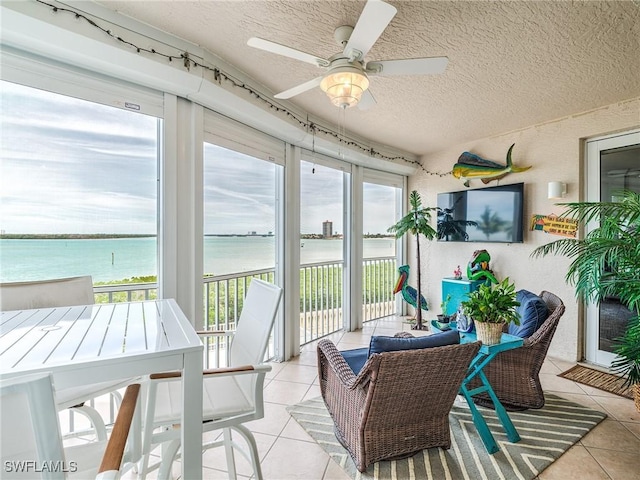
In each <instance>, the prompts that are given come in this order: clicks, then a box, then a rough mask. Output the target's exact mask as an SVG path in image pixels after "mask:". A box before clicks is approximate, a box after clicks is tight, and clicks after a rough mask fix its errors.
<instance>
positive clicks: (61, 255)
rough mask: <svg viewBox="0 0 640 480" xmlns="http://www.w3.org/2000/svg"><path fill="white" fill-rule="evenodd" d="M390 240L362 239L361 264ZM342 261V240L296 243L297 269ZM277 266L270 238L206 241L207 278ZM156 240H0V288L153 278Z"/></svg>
mask: <svg viewBox="0 0 640 480" xmlns="http://www.w3.org/2000/svg"><path fill="white" fill-rule="evenodd" d="M394 245H395V241H394V240H393V239H390V238H366V239H364V245H363V247H364V256H365V258H374V257H386V256H391V255H394V253H395V249H394ZM340 259H342V240H340V239H334V240H308V239H301V240H300V261H301V263H303V264H304V263H317V262H326V261H334V260H340ZM274 264H275V238H274V237H260V236H255V237H205V240H204V272H205V274H213V275H224V274H229V273H238V272H246V271H249V270H259V269H263V268H273V266H274ZM157 271H158V261H157V254H156V238H154V237H149V238H110V239H47V240H42V239H37V240H36V239H30V240H8V239H2V240H0V282H17V281H29V280H43V279H47V278H60V277H70V276H77V275H91V276H92V277H93V281H94V282H108V281H114V280H123V279H128V278H131V277H141V276H147V275H156V274H157Z"/></svg>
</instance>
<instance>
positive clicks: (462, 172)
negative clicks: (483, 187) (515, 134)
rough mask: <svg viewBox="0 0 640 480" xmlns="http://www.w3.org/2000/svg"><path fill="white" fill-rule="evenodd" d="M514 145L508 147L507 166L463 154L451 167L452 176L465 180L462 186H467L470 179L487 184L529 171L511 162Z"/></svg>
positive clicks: (467, 153)
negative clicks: (506, 176) (508, 175)
mask: <svg viewBox="0 0 640 480" xmlns="http://www.w3.org/2000/svg"><path fill="white" fill-rule="evenodd" d="M514 146H515V143H514V144H513V145H511V146H510V147H509V151H508V152H507V164H506V165H500V164H499V163H496V162H492V161H491V160H485V159H484V158H482V157H479V156H478V155H476V154H475V153H470V152H463V153H462V155H460V157H459V158H458V161H457V163H456V164H455V165H454V166H453V170H452V172H451V173H452V175H453V176H454V177H456V178H462V177H464V178H466V181H465V182H464V186H465V187H468V186H469V181H470V180H472V179H476V178H477V179H480V180H482V183H484V184H487V183H489V182H490V181H491V180H500V179H501V178H503V177H504V176H505V175H507V174H508V173H517V172H524V171H525V170H529V169H530V168H531V166H528V167H516V166H515V165H514V164H513V161H512V160H511V151H512V150H513V147H514Z"/></svg>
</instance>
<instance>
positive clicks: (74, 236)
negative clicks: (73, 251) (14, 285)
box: [0, 233, 394, 240]
mask: <svg viewBox="0 0 640 480" xmlns="http://www.w3.org/2000/svg"><path fill="white" fill-rule="evenodd" d="M204 236H205V237H273V236H274V235H273V234H271V235H269V234H260V233H257V234H246V233H206V234H205V235H204ZM155 237H157V235H153V234H150V233H3V234H0V240H91V239H94V240H95V239H98V240H99V239H113V238H155ZM363 237H364V238H394V237H393V236H392V235H384V234H380V233H376V234H365V235H363ZM300 238H301V239H304V240H314V239H323V237H322V235H321V234H313V233H312V234H308V233H307V234H302V235H300ZM341 238H342V236H335V237H331V238H330V240H340V239H341Z"/></svg>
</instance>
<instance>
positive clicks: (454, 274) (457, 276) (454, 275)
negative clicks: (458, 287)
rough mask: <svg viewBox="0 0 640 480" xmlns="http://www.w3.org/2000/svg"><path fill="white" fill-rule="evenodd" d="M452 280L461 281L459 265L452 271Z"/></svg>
mask: <svg viewBox="0 0 640 480" xmlns="http://www.w3.org/2000/svg"><path fill="white" fill-rule="evenodd" d="M453 278H455V279H456V280H462V270H461V269H460V265H458V268H456V269H455V270H454V271H453Z"/></svg>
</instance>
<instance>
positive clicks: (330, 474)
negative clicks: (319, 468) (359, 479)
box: [323, 460, 351, 480]
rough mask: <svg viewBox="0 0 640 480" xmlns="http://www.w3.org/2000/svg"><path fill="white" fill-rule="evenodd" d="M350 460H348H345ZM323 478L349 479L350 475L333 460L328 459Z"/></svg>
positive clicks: (331, 479)
mask: <svg viewBox="0 0 640 480" xmlns="http://www.w3.org/2000/svg"><path fill="white" fill-rule="evenodd" d="M347 461H350V460H347ZM323 480H351V477H350V476H349V475H347V473H346V472H345V471H344V470H343V469H342V467H341V466H340V465H338V464H337V463H336V462H334V461H333V460H329V464H328V465H327V470H326V471H325V472H324V477H323Z"/></svg>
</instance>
